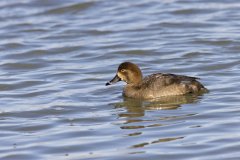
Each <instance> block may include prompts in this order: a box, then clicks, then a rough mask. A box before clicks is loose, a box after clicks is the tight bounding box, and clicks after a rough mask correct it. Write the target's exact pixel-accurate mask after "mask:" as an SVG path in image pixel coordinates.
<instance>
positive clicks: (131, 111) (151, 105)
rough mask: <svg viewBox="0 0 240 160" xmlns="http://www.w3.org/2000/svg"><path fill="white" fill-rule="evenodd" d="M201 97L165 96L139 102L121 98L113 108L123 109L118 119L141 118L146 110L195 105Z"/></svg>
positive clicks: (171, 108)
mask: <svg viewBox="0 0 240 160" xmlns="http://www.w3.org/2000/svg"><path fill="white" fill-rule="evenodd" d="M200 99H201V95H179V96H166V97H160V98H156V99H149V100H141V99H133V98H127V97H123V101H122V102H119V103H115V104H114V106H115V108H123V107H124V108H125V109H126V112H125V113H120V114H119V117H129V118H131V117H142V116H144V113H145V111H146V110H173V109H178V108H179V107H181V105H182V104H189V103H197V102H198V101H199V100H200Z"/></svg>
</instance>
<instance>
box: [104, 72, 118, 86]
mask: <svg viewBox="0 0 240 160" xmlns="http://www.w3.org/2000/svg"><path fill="white" fill-rule="evenodd" d="M119 81H121V78H120V77H118V75H117V74H116V76H115V77H114V78H113V79H112V80H111V81H109V82H107V83H106V86H109V85H111V84H114V83H117V82H119Z"/></svg>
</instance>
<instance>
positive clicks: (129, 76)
mask: <svg viewBox="0 0 240 160" xmlns="http://www.w3.org/2000/svg"><path fill="white" fill-rule="evenodd" d="M119 81H124V82H126V83H127V84H131V85H136V84H139V83H140V82H141V81H142V72H141V70H140V68H139V67H138V66H137V65H136V64H134V63H131V62H123V63H121V64H120V65H119V67H118V70H117V74H116V75H115V77H114V78H113V79H112V80H111V81H109V82H107V83H106V86H108V85H111V84H114V83H117V82H119Z"/></svg>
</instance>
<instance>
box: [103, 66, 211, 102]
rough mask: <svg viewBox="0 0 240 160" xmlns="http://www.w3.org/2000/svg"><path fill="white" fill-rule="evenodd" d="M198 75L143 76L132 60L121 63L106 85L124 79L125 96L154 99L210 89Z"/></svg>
mask: <svg viewBox="0 0 240 160" xmlns="http://www.w3.org/2000/svg"><path fill="white" fill-rule="evenodd" d="M197 79H199V78H196V77H189V76H183V75H175V74H167V73H155V74H152V75H149V76H146V77H145V78H143V76H142V72H141V70H140V68H139V67H138V66H137V65H136V64H134V63H131V62H124V63H122V64H120V65H119V67H118V70H117V74H116V76H115V77H114V78H113V79H112V80H111V81H109V82H107V83H106V86H108V85H111V84H113V83H116V82H118V81H124V82H126V83H127V85H126V86H125V87H124V89H123V96H125V97H130V98H138V99H152V98H158V97H162V96H177V95H186V94H201V93H204V92H208V90H207V89H206V88H205V87H204V86H203V85H202V84H201V83H200V82H199V81H197Z"/></svg>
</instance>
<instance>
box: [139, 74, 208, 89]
mask: <svg viewBox="0 0 240 160" xmlns="http://www.w3.org/2000/svg"><path fill="white" fill-rule="evenodd" d="M198 79H199V78H197V77H190V76H184V75H176V74H169V73H156V74H152V75H149V76H146V77H145V78H144V79H143V81H142V82H143V84H142V86H144V88H145V87H146V88H151V89H152V90H162V89H164V88H165V91H167V90H168V89H170V90H181V92H186V93H191V92H199V91H200V90H202V89H205V88H204V86H203V85H202V84H201V83H200V82H199V81H197V80H198ZM171 88H173V89H171ZM170 90H169V92H170Z"/></svg>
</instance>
